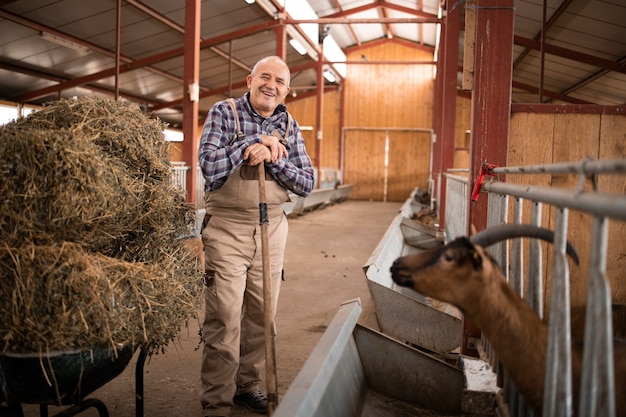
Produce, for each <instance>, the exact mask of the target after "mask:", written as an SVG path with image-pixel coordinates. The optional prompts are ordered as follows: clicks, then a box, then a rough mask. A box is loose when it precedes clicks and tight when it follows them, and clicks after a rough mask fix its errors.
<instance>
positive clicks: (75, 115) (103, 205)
mask: <svg viewBox="0 0 626 417" xmlns="http://www.w3.org/2000/svg"><path fill="white" fill-rule="evenodd" d="M163 127H164V126H163V124H162V123H161V122H159V121H158V120H152V119H149V118H148V117H146V116H145V115H143V114H142V113H141V111H140V109H139V108H138V107H137V106H135V105H129V104H126V103H121V102H116V101H111V100H93V99H88V98H83V99H79V100H61V101H58V102H54V103H51V104H49V105H48V106H46V107H44V108H43V109H41V110H39V111H37V112H35V113H32V114H31V115H29V116H28V117H25V118H23V119H20V120H17V121H15V122H12V123H9V124H7V125H5V126H4V127H2V128H0V129H1V130H0V161H2V163H1V165H0V193H2V196H3V198H2V200H1V201H0V212H2V213H3V216H2V219H1V220H0V241H1V242H3V245H4V247H3V248H2V249H1V251H0V262H1V264H0V265H1V266H0V267H1V271H0V280H1V282H0V286H1V288H0V305H2V306H3V307H2V308H3V309H4V310H6V311H4V312H3V314H1V315H0V316H1V318H0V338H1V340H2V342H3V345H2V350H3V351H13V352H29V351H33V350H34V351H42V350H43V351H45V350H48V349H66V348H69V347H70V346H71V347H73V348H85V347H91V346H103V345H105V346H110V345H114V346H115V345H121V344H124V343H150V344H152V346H153V348H154V349H162V348H163V347H164V346H165V345H167V343H169V342H170V341H171V340H172V339H173V338H174V337H175V334H177V332H178V331H179V329H180V326H181V325H182V323H183V322H184V321H185V319H188V318H189V317H191V316H193V315H195V308H196V307H197V305H198V298H199V295H200V293H201V290H200V288H201V286H200V284H199V278H200V270H199V268H198V265H197V262H196V261H195V258H194V257H193V256H191V255H190V254H188V253H187V252H186V251H185V250H184V249H183V246H181V243H180V241H179V240H180V238H181V237H183V236H186V235H189V233H190V228H191V227H192V226H193V223H194V221H195V213H194V211H193V208H192V207H191V206H190V205H189V204H187V203H186V199H185V196H184V195H183V194H182V192H180V191H179V190H178V189H177V188H175V187H174V186H173V185H172V182H171V171H170V163H169V160H168V155H169V152H168V143H167V142H166V141H165V140H164V137H163V132H162V130H163ZM114 289H115V291H118V292H115V291H114ZM176 289H179V290H180V291H178V290H176ZM183 289H184V290H183ZM120 291H121V292H120ZM111 297H112V298H111Z"/></svg>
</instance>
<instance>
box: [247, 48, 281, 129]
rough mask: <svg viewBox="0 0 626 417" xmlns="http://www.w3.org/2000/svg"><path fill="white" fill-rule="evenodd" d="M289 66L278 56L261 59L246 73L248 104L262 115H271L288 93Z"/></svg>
mask: <svg viewBox="0 0 626 417" xmlns="http://www.w3.org/2000/svg"><path fill="white" fill-rule="evenodd" d="M289 77H290V74H289V68H287V65H285V63H284V62H283V61H282V60H280V59H279V58H278V57H270V58H267V59H264V60H261V61H260V62H259V63H258V64H257V65H256V66H255V67H254V68H253V70H252V74H250V75H248V78H247V82H248V89H249V90H250V104H252V108H254V110H255V111H256V112H257V113H259V114H260V115H261V116H263V117H268V116H271V115H272V114H273V113H274V110H275V109H276V107H277V106H278V105H279V104H280V103H282V102H283V100H284V99H285V97H287V94H289V90H290V88H289Z"/></svg>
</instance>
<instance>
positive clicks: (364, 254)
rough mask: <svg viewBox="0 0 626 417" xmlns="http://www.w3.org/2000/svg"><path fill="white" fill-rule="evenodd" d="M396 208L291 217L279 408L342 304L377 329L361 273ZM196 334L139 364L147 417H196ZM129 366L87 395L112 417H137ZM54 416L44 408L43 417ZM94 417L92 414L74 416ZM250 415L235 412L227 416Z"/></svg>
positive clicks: (372, 206)
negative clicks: (353, 303) (357, 306)
mask: <svg viewBox="0 0 626 417" xmlns="http://www.w3.org/2000/svg"><path fill="white" fill-rule="evenodd" d="M401 206H402V203H401V202H397V203H382V202H367V201H353V200H348V201H344V202H342V203H339V204H335V205H333V206H330V207H326V208H323V209H321V210H317V211H313V212H309V213H306V214H304V215H301V216H299V217H293V218H290V221H289V224H290V231H289V240H288V248H287V252H286V261H285V282H284V283H283V285H282V289H281V297H280V300H279V307H278V312H277V319H276V325H277V329H278V336H277V338H276V356H277V359H276V362H277V380H278V396H279V402H280V398H281V397H282V396H283V395H284V393H285V392H286V391H287V388H289V385H290V383H291V381H293V379H294V378H295V376H296V375H297V373H298V371H299V370H300V368H301V367H302V365H303V364H304V362H305V361H306V359H307V358H308V356H309V354H310V352H311V351H312V350H313V348H314V346H315V344H316V343H317V341H318V340H319V338H320V337H321V335H322V333H323V332H324V330H325V329H326V326H327V325H328V324H329V323H330V321H331V320H332V318H333V317H334V315H335V313H336V312H337V310H338V308H339V305H340V304H341V303H342V302H344V301H347V300H351V299H353V298H356V297H359V298H360V299H361V300H362V308H363V312H362V314H361V318H360V320H359V323H360V324H363V325H365V326H368V327H371V328H373V329H377V328H378V326H377V324H376V318H375V314H374V309H373V303H372V301H371V299H370V295H369V291H368V288H367V283H366V280H365V275H364V273H363V270H362V266H363V265H364V264H365V262H366V261H367V260H368V258H369V256H370V255H371V254H372V252H373V251H374V249H375V248H376V245H377V244H378V242H379V241H380V239H381V238H382V236H383V235H384V233H385V231H386V230H387V227H388V226H389V224H390V223H391V221H392V220H393V218H394V217H395V216H396V215H397V214H398V211H399V210H400V208H401ZM200 314H201V312H200ZM198 329H199V323H198V322H197V320H194V321H192V322H190V323H189V325H188V329H187V330H185V331H183V333H182V334H181V338H180V341H179V342H178V343H175V344H171V345H170V346H168V347H167V349H166V351H165V353H164V354H158V355H154V356H153V357H151V358H149V359H148V361H147V362H146V364H145V369H144V373H143V374H144V383H145V388H144V396H145V400H144V405H145V412H144V415H145V416H146V417H170V416H171V417H181V416H198V417H199V416H201V408H200V402H199V396H198V386H199V367H200V356H201V355H200V348H201V346H200V340H199V336H198ZM136 361H137V354H136V355H135V357H134V358H133V359H132V361H131V363H130V364H129V365H128V367H127V368H126V370H125V371H124V372H123V373H122V374H121V375H119V376H118V377H117V378H115V379H114V380H112V381H110V382H109V383H107V384H105V385H104V386H102V387H101V388H100V389H98V390H96V391H95V392H94V393H93V394H92V395H90V396H89V397H90V398H98V399H100V400H102V401H103V402H104V403H105V404H106V405H107V407H108V409H109V414H110V415H111V417H132V416H135V415H136V414H135V395H134V393H135V376H134V374H135V364H136ZM59 410H60V409H57V408H56V407H50V409H49V414H50V415H53V414H55V413H57V412H59ZM24 414H25V417H31V416H33V417H34V416H38V415H39V407H38V406H34V405H27V406H24ZM97 415H98V414H97V412H96V411H95V410H94V409H90V410H87V411H84V412H83V413H81V414H80V416H84V417H91V416H97ZM256 415H257V414H254V413H251V412H249V411H247V410H245V409H243V408H240V407H237V406H236V407H235V408H234V409H233V414H232V417H249V416H256Z"/></svg>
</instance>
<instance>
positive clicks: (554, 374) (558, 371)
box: [543, 208, 573, 417]
mask: <svg viewBox="0 0 626 417" xmlns="http://www.w3.org/2000/svg"><path fill="white" fill-rule="evenodd" d="M567 218H568V209H566V208H558V209H557V211H556V227H555V236H554V259H553V262H552V271H553V273H552V294H551V296H550V320H549V333H548V352H547V360H546V375H545V386H544V399H543V416H544V417H557V416H558V417H560V416H571V415H572V403H573V399H572V396H573V395H572V359H571V358H572V354H571V350H570V347H571V333H570V304H569V292H570V291H569V269H568V266H567V258H566V254H565V245H566V242H567Z"/></svg>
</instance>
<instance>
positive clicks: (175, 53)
mask: <svg viewBox="0 0 626 417" xmlns="http://www.w3.org/2000/svg"><path fill="white" fill-rule="evenodd" d="M276 25H278V23H276V22H273V21H269V22H266V23H262V24H259V25H255V26H251V27H249V28H247V29H246V30H238V31H234V32H231V33H227V34H224V35H221V36H217V37H215V38H211V39H204V40H202V41H201V42H200V48H201V49H202V48H208V47H210V46H212V45H216V44H219V43H222V42H226V41H228V40H231V39H235V38H238V37H243V36H246V35H249V34H252V33H256V32H260V31H263V30H266V29H270V28H272V27H274V26H276ZM183 54H184V48H183V47H179V48H174V49H170V50H168V51H165V52H161V53H159V54H155V55H152V56H148V57H145V58H142V59H138V60H135V61H131V62H127V63H125V64H124V65H121V66H120V68H119V71H120V74H123V73H125V72H128V71H133V70H136V69H140V68H143V67H146V66H149V65H152V64H156V63H158V62H162V61H167V60H168V59H172V58H176V57H179V56H182V55H183ZM114 75H115V68H109V69H106V70H102V71H99V72H96V73H93V74H90V75H86V76H83V77H78V78H73V79H70V80H67V81H64V82H61V83H59V84H57V85H54V86H51V87H46V88H42V89H39V90H36V91H32V92H30V93H27V94H23V95H21V96H18V97H14V98H13V100H14V101H16V102H18V103H24V102H28V101H31V100H35V99H37V98H41V97H45V96H47V95H49V94H52V93H54V92H57V91H60V90H64V89H67V88H71V87H77V86H79V85H83V84H87V83H90V82H92V81H96V80H100V79H102V78H106V77H112V76H114ZM181 83H182V81H181ZM203 90H204V91H211V90H209V89H207V88H204V89H203Z"/></svg>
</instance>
